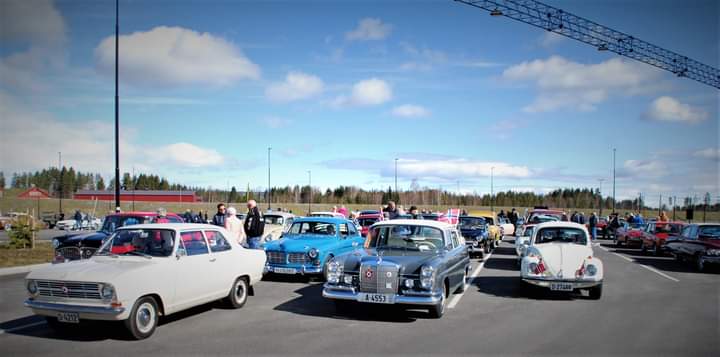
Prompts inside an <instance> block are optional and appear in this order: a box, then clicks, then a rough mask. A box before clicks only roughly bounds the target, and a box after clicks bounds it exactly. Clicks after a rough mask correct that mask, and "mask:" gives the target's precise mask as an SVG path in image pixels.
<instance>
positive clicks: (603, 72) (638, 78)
mask: <svg viewBox="0 0 720 357" xmlns="http://www.w3.org/2000/svg"><path fill="white" fill-rule="evenodd" d="M659 74H660V72H659V70H657V69H654V68H651V67H649V66H646V65H643V64H640V63H636V62H629V61H625V60H622V59H619V58H613V59H610V60H607V61H605V62H601V63H597V64H589V65H587V64H582V63H577V62H572V61H568V60H566V59H564V58H562V57H559V56H552V57H550V58H548V59H547V60H534V61H529V62H523V63H520V64H518V65H514V66H511V67H509V68H508V69H506V70H505V71H504V72H503V74H502V77H503V79H505V80H507V81H509V82H519V83H522V82H524V83H530V84H533V85H534V86H535V87H536V89H537V91H538V96H537V98H536V99H535V101H534V102H533V103H532V104H530V105H528V106H526V107H525V108H524V110H525V111H527V112H548V111H554V110H559V109H572V110H580V111H591V110H595V109H596V106H597V105H598V104H600V103H602V102H604V101H605V100H607V99H608V98H609V97H610V95H611V94H617V95H634V94H639V93H646V92H648V91H652V90H655V89H657V88H658V85H657V78H658V76H659Z"/></svg>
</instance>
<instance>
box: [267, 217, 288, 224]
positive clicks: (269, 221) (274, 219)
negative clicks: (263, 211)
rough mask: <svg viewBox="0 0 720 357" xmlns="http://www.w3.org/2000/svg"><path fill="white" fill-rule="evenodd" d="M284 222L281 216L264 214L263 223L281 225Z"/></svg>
mask: <svg viewBox="0 0 720 357" xmlns="http://www.w3.org/2000/svg"><path fill="white" fill-rule="evenodd" d="M283 223H285V218H283V216H268V215H265V224H279V225H282V224H283Z"/></svg>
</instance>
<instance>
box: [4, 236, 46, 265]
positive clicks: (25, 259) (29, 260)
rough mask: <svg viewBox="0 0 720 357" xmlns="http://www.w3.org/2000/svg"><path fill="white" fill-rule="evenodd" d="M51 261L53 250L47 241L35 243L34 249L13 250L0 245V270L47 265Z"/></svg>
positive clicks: (5, 245)
mask: <svg viewBox="0 0 720 357" xmlns="http://www.w3.org/2000/svg"><path fill="white" fill-rule="evenodd" d="M52 259H53V248H52V244H51V243H50V242H49V241H39V242H36V243H35V249H29V248H28V249H13V248H9V247H8V246H7V244H0V268H7V267H14V266H21V265H31V264H40V263H49V262H51V261H52Z"/></svg>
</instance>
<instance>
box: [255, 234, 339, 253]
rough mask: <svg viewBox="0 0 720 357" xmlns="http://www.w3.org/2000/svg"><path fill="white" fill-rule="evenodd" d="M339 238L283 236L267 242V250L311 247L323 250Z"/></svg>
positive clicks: (301, 250) (307, 248)
mask: <svg viewBox="0 0 720 357" xmlns="http://www.w3.org/2000/svg"><path fill="white" fill-rule="evenodd" d="M337 241H338V239H337V238H330V237H322V236H295V237H292V238H282V239H279V240H276V241H272V242H269V243H266V244H265V250H279V251H286V252H306V251H308V250H310V248H315V249H317V250H322V249H323V248H326V247H328V246H331V245H333V244H335V243H337Z"/></svg>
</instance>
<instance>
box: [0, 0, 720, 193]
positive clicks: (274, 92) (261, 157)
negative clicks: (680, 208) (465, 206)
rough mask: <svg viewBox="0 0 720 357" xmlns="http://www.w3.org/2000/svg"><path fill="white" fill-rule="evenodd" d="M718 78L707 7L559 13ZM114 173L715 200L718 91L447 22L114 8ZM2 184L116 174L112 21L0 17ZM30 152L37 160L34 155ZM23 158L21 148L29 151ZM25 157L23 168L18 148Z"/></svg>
mask: <svg viewBox="0 0 720 357" xmlns="http://www.w3.org/2000/svg"><path fill="white" fill-rule="evenodd" d="M547 3H548V4H550V5H553V6H556V7H559V8H562V9H564V10H566V11H568V12H572V13H574V14H576V15H579V16H583V17H586V18H589V19H591V20H594V21H596V22H598V23H600V24H604V25H606V26H610V27H612V28H614V29H617V30H620V31H623V32H626V33H629V34H631V35H634V36H635V37H637V38H640V39H643V40H645V41H648V42H650V43H653V44H656V45H659V46H662V47H665V48H667V49H670V50H673V51H676V52H679V53H681V54H684V55H687V56H688V57H691V58H693V59H696V60H698V61H700V62H703V63H706V64H709V65H711V66H715V67H717V66H718V62H719V61H718V53H720V48H719V47H718V46H719V44H720V39H719V38H718V33H719V30H720V29H719V27H718V18H717V14H718V12H719V11H720V8H719V6H720V5H718V3H717V2H715V1H690V2H681V1H582V2H581V1H547ZM120 7H121V9H120V11H121V22H120V33H121V36H122V38H121V42H120V46H121V50H120V58H121V59H120V61H121V66H120V76H121V86H120V96H121V102H120V103H121V108H120V113H121V125H122V129H121V131H122V133H123V135H122V138H123V140H122V143H121V155H122V160H121V170H122V171H131V170H132V167H135V169H136V170H137V171H145V172H154V173H157V174H160V175H163V176H166V177H168V178H170V179H171V180H172V181H177V182H184V183H187V184H192V185H201V186H213V187H220V188H224V187H225V186H226V185H227V184H228V182H229V183H230V184H231V185H236V186H238V187H245V185H247V184H248V183H249V184H250V185H251V186H252V187H256V188H262V187H265V186H266V185H267V183H266V182H267V148H268V147H269V146H271V147H272V152H271V157H272V168H273V170H272V178H273V180H272V181H273V185H295V184H301V185H302V184H306V183H307V171H308V170H311V171H312V176H313V184H314V185H317V186H319V187H322V188H325V187H334V186H337V185H340V184H343V185H358V186H362V187H365V188H378V189H380V188H386V187H388V186H389V185H392V184H393V181H394V178H393V176H394V159H395V158H398V176H399V186H400V187H401V188H403V189H408V188H409V187H410V184H411V182H412V180H413V179H415V180H416V181H417V183H418V185H420V186H428V187H439V186H441V187H443V188H445V189H447V190H451V191H454V190H457V187H458V181H459V186H460V190H461V191H463V192H471V191H476V192H478V193H485V192H488V191H489V175H490V171H491V167H494V169H493V172H494V174H495V185H496V188H497V189H498V190H508V189H513V190H532V191H537V192H545V191H548V190H552V189H554V188H558V187H597V186H598V184H599V181H598V180H599V179H604V180H605V181H604V185H603V191H604V192H606V193H609V192H610V190H609V189H608V188H609V187H610V185H609V182H610V179H611V175H612V167H611V163H612V162H611V156H612V148H613V147H616V148H617V172H618V196H620V197H628V196H635V195H637V193H638V192H643V193H645V195H646V197H648V199H653V197H656V196H658V195H660V194H663V195H665V196H667V195H670V194H674V195H678V196H684V195H698V196H700V195H702V194H703V193H704V192H711V193H712V195H713V196H714V197H718V196H719V195H720V189H719V188H718V187H719V186H720V184H719V183H718V181H719V179H718V165H719V163H720V161H719V160H720V152H719V150H718V147H719V144H718V137H719V135H720V133H719V128H718V91H717V89H713V88H712V87H709V86H706V85H703V84H699V83H696V82H693V81H691V80H688V79H679V78H676V77H674V76H673V75H672V74H670V73H666V72H663V71H661V70H658V69H655V68H653V67H650V66H647V65H644V64H640V63H637V62H634V61H632V60H629V59H623V58H620V57H619V56H617V55H614V54H612V53H607V52H598V51H597V50H596V49H594V48H592V47H589V46H587V45H584V44H581V43H578V42H575V41H573V40H570V39H566V38H563V37H561V36H558V35H555V34H552V33H548V32H546V31H543V30H540V29H537V28H534V27H531V26H528V25H525V24H522V23H519V22H516V21H513V20H510V19H508V18H504V17H503V18H495V17H491V16H489V15H488V13H487V12H484V11H482V10H479V9H475V8H472V7H469V6H467V5H463V4H461V3H456V2H453V1H441V0H438V1H419V2H418V1H412V2H411V1H383V2H380V1H373V2H371V1H337V2H331V1H262V2H261V1H243V2H235V1H129V0H121V1H120ZM0 10H2V11H0V20H1V21H0V22H2V23H3V24H4V25H2V27H0V40H1V41H2V42H1V46H0V111H2V112H1V113H0V114H2V116H1V120H2V122H3V126H4V127H5V129H4V130H3V131H2V132H0V141H1V142H2V144H0V145H2V148H1V151H2V154H0V155H2V157H1V159H0V169H2V170H3V171H6V172H12V171H22V170H34V169H38V168H43V167H47V166H49V165H55V163H56V160H57V152H58V151H62V152H63V157H64V161H65V163H66V164H68V165H73V166H75V167H79V168H81V169H82V170H84V171H100V172H103V173H104V174H105V175H106V176H108V177H109V176H110V175H111V173H112V167H113V156H112V153H113V147H112V138H113V137H112V134H113V132H112V120H113V102H112V100H113V77H112V70H113V57H112V56H113V55H114V52H113V50H114V47H113V46H114V43H113V42H112V41H113V39H112V35H113V32H114V23H113V21H114V2H113V1H106V0H97V1H54V2H53V1H40V0H32V1H2V2H0ZM28 143H29V145H28ZM28 146H30V147H28ZM20 147H22V149H20Z"/></svg>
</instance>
